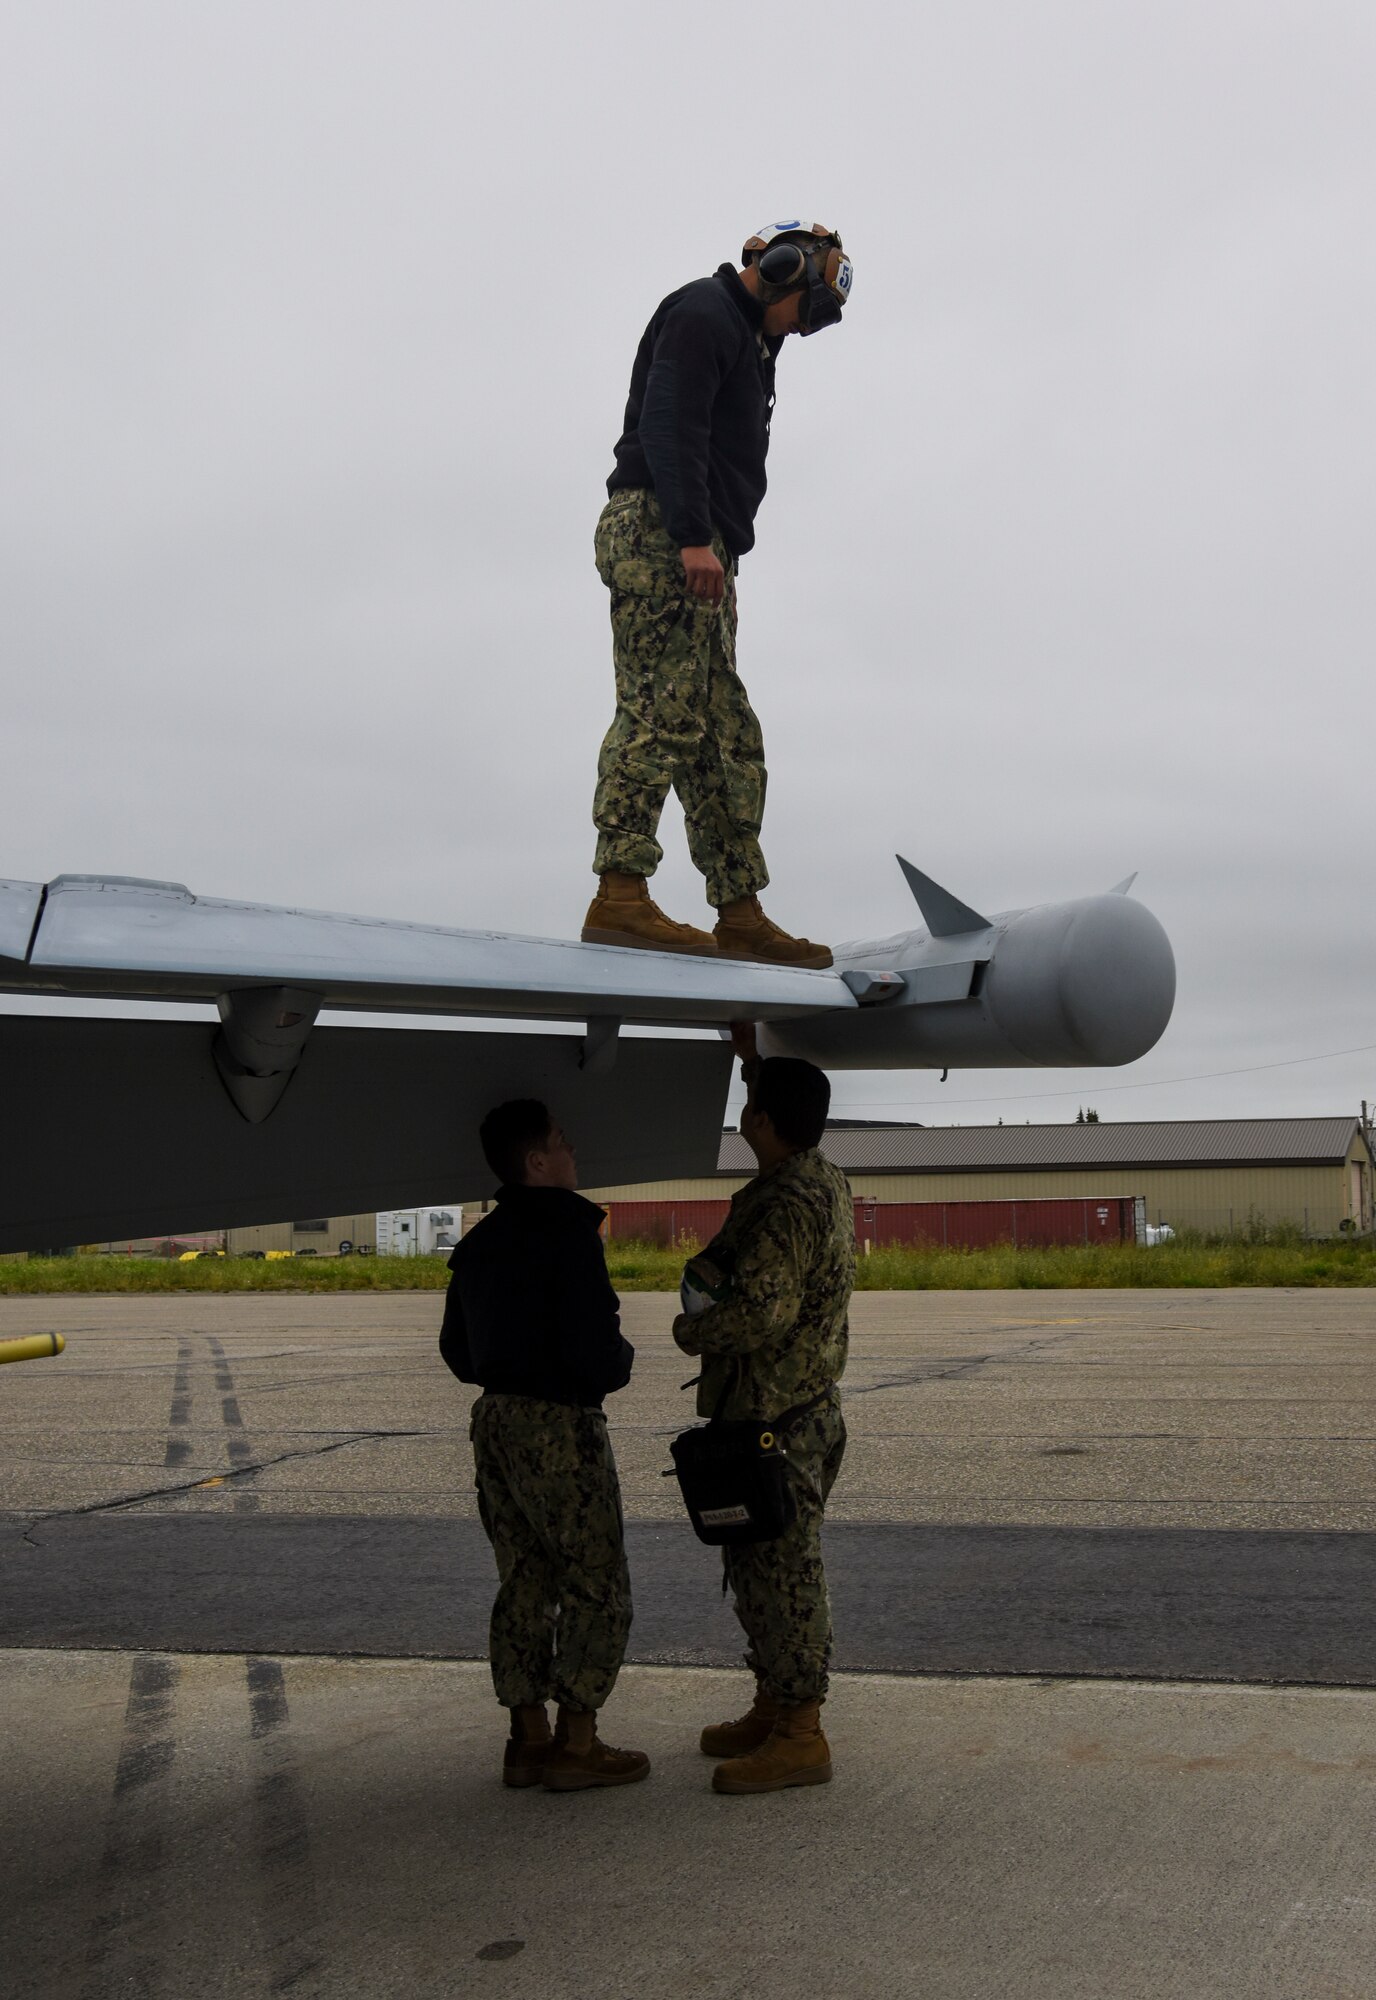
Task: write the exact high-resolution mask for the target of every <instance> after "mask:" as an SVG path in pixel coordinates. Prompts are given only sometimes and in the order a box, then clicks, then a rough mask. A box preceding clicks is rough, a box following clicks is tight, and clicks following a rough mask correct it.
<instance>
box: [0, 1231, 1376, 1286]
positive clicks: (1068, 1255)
mask: <svg viewBox="0 0 1376 2000" xmlns="http://www.w3.org/2000/svg"><path fill="white" fill-rule="evenodd" d="M695 1247H696V1246H695V1245H694V1244H693V1243H691V1242H688V1241H684V1242H683V1243H681V1244H680V1245H678V1246H677V1247H675V1248H673V1249H663V1248H659V1247H658V1246H656V1245H654V1244H649V1243H627V1242H612V1243H609V1244H608V1246H607V1264H608V1268H609V1269H610V1271H611V1275H612V1281H613V1283H614V1284H616V1285H617V1286H618V1288H619V1289H620V1290H621V1291H623V1292H672V1291H677V1289H678V1281H679V1275H680V1273H681V1272H682V1269H683V1262H684V1258H685V1257H687V1256H688V1255H690V1254H691V1252H692V1250H693V1249H694V1248H695ZM448 1280H449V1267H448V1264H447V1262H446V1260H445V1259H444V1258H443V1257H318V1258H317V1257H289V1258H282V1259H280V1260H273V1261H272V1262H268V1261H267V1260H265V1259H258V1258H249V1257H198V1258H197V1259H196V1260H195V1262H194V1263H190V1264H182V1263H178V1262H177V1261H176V1260H175V1259H173V1260H168V1259H166V1258H161V1257H45V1258H33V1259H29V1260H27V1261H26V1260H25V1259H23V1258H15V1257H0V1297H3V1296H10V1297H20V1296H23V1295H24V1294H31V1293H44V1292H434V1291H441V1290H443V1288H444V1286H445V1285H446V1284H447V1283H448ZM856 1283H857V1287H858V1289H859V1290H861V1291H866V1292H909V1291H923V1292H946V1291H949V1292H966V1291H1075V1290H1100V1289H1102V1290H1118V1289H1121V1288H1125V1287H1126V1288H1129V1289H1130V1288H1134V1287H1149V1286H1154V1287H1158V1288H1159V1287H1163V1286H1164V1287H1167V1288H1171V1289H1174V1288H1176V1287H1181V1288H1183V1287H1186V1286H1201V1285H1202V1286H1215V1287H1220V1288H1222V1287H1225V1286H1231V1285H1280V1286H1283V1285H1373V1286H1376V1244H1374V1243H1373V1242H1372V1241H1371V1240H1370V1239H1369V1238H1363V1239H1352V1238H1342V1237H1339V1238H1330V1239H1328V1240H1327V1241H1324V1242H1315V1243H1306V1242H1305V1241H1304V1240H1303V1238H1302V1237H1300V1236H1299V1234H1298V1233H1297V1232H1289V1231H1285V1230H1271V1231H1266V1232H1262V1231H1256V1230H1254V1231H1253V1232H1251V1233H1250V1234H1249V1235H1248V1236H1247V1237H1246V1238H1243V1237H1238V1238H1228V1237H1202V1236H1188V1235H1184V1234H1182V1235H1180V1236H1178V1237H1177V1238H1176V1240H1175V1241H1174V1242H1173V1243H1161V1244H1158V1245H1156V1247H1155V1248H1154V1249H1150V1250H1148V1249H1144V1248H1140V1247H1139V1246H1138V1245H1136V1244H1134V1243H1122V1244H1117V1243H1114V1244H1089V1245H1084V1244H1078V1245H1077V1244H1071V1245H1067V1246H1066V1247H1064V1248H1061V1249H1049V1250H1018V1249H1014V1247H1013V1246H1012V1245H1011V1244H1005V1245H997V1246H995V1247H994V1248H992V1249H988V1250H876V1251H874V1252H873V1253H872V1254H871V1255H870V1256H868V1257H861V1259H860V1261H859V1266H858V1269H857V1273H856Z"/></svg>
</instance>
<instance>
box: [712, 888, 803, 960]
mask: <svg viewBox="0 0 1376 2000" xmlns="http://www.w3.org/2000/svg"><path fill="white" fill-rule="evenodd" d="M713 936H714V937H715V939H716V941H717V950H718V951H719V952H720V953H721V955H722V957H723V958H751V959H754V960H755V961H756V963H757V964H760V965H806V966H815V967H818V968H824V967H826V966H828V965H830V964H831V953H830V952H829V951H828V950H827V948H826V946H825V945H824V944H814V943H813V942H812V940H811V938H795V937H790V936H789V934H788V932H787V931H783V930H780V929H779V926H778V925H777V924H776V923H772V922H771V921H770V919H769V918H768V917H767V916H766V915H765V913H764V911H763V910H762V909H761V908H760V899H759V897H758V896H742V897H740V898H739V900H738V901H736V902H734V903H723V904H722V906H721V908H720V909H719V910H718V912H717V927H716V929H715V931H714V932H713Z"/></svg>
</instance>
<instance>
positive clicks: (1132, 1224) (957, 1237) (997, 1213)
mask: <svg viewBox="0 0 1376 2000" xmlns="http://www.w3.org/2000/svg"><path fill="white" fill-rule="evenodd" d="M729 1208H730V1203H729V1202H727V1201H618V1202H613V1203H612V1204H611V1214H610V1224H609V1228H608V1234H609V1235H611V1236H613V1237H618V1238H620V1240H621V1241H622V1242H637V1243H656V1244H659V1245H661V1246H668V1245H672V1244H676V1243H682V1242H685V1241H692V1242H697V1243H707V1242H710V1240H711V1239H712V1237H714V1236H715V1235H716V1233H717V1231H718V1230H719V1229H720V1228H721V1226H722V1224H723V1222H725V1220H726V1216H727V1212H728V1210H729ZM1136 1233H1137V1221H1136V1205H1135V1202H1134V1199H1133V1197H1132V1196H1131V1195H1117V1194H1115V1195H1102V1196H1094V1195H1076V1196H1074V1197H1071V1198H1069V1199H1055V1200H1047V1201H880V1202H869V1201H865V1200H864V1198H863V1197H861V1198H859V1199H857V1201H856V1203H855V1240H856V1242H857V1243H858V1244H859V1245H860V1247H861V1249H862V1250H863V1248H864V1245H865V1243H866V1241H868V1242H871V1243H873V1245H874V1247H875V1249H876V1250H880V1249H889V1248H914V1249H916V1248H918V1247H922V1248H924V1249H928V1250H932V1249H936V1250H940V1249H949V1250H982V1249H986V1248H988V1246H989V1245H990V1244H994V1243H1013V1244H1017V1245H1018V1246H1019V1247H1020V1248H1026V1249H1029V1250H1030V1249H1037V1248H1039V1247H1041V1246H1044V1245H1049V1244H1064V1243H1131V1242H1133V1241H1134V1240H1135V1238H1136Z"/></svg>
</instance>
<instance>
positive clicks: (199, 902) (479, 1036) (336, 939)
mask: <svg viewBox="0 0 1376 2000" xmlns="http://www.w3.org/2000/svg"><path fill="white" fill-rule="evenodd" d="M866 979H867V975H862V976H861V981H860V984H861V987H862V989H863V988H864V986H865V984H866ZM0 992H11V993H21V994H26V995H30V996H84V997H88V998H103V999H112V998H113V999H122V1000H156V1001H193V1002H195V1001H199V1002H202V1003H204V1002H211V1003H213V1004H215V1005H216V1006H217V1008H218V1011H219V1014H220V1017H221V1019H220V1024H219V1025H217V1024H216V1023H214V1022H196V1021H186V1022H183V1021H132V1020H105V1019H94V1020H93V1019H78V1018H67V1017H61V1018H57V1017H47V1016H35V1015H28V1014H9V1015H5V1014H0V1071H2V1072H3V1074H4V1076H5V1078H6V1085H5V1143H4V1146H3V1147H2V1148H0V1251H3V1250H14V1249H29V1248H33V1247H36V1246H41V1245H45V1244H46V1245H62V1244H71V1243H76V1242H99V1241H102V1240H108V1239H113V1238H118V1237H122V1236H148V1235H162V1234H171V1233H176V1232H178V1231H183V1230H195V1229H212V1228H218V1227H225V1226H228V1225H231V1224H237V1223H247V1222H264V1221H275V1220H280V1219H282V1218H283V1217H287V1216H301V1215H308V1214H309V1215H341V1214H344V1215H347V1214H352V1213H356V1212H357V1211H359V1210H363V1211H367V1210H370V1209H378V1208H398V1207H410V1206H413V1205H414V1204H415V1203H417V1202H422V1201H433V1200H446V1201H450V1202H456V1201H459V1200H461V1199H463V1198H465V1197H469V1198H471V1197H473V1196H474V1195H478V1194H482V1193H484V1192H487V1191H489V1190H490V1188H491V1185H492V1177H491V1175H490V1173H489V1172H488V1169H487V1167H486V1165H485V1164H484V1162H483V1160H482V1157H481V1155H480V1153H479V1151H478V1145H477V1136H476V1135H477V1126H478V1123H479V1121H480V1119H481V1117H482V1115H483V1113H484V1112H485V1111H486V1110H488V1109H489V1108H490V1107H491V1106H492V1105H493V1104H496V1103H499V1102H501V1100H502V1099H503V1098H505V1097H515V1096H520V1097H532V1096H533V1097H543V1098H545V1099H546V1100H547V1101H548V1102H549V1103H550V1104H551V1106H552V1107H554V1109H555V1112H556V1115H557V1117H558V1119H559V1122H560V1123H561V1124H563V1125H564V1126H565V1127H566V1129H568V1130H569V1131H570V1132H571V1133H572V1134H573V1136H574V1139H575V1143H576V1144H577V1147H578V1154H579V1170H580V1174H581V1176H582V1179H583V1181H584V1184H585V1185H587V1186H599V1185H601V1186H607V1185H609V1184H618V1183H621V1182H639V1181H647V1180H663V1179H677V1178H680V1177H690V1176H693V1177H695V1176H699V1175H703V1174H710V1173H711V1172H712V1171H713V1170H714V1169H715V1167H716V1162H717V1150H718V1146H719V1143H720V1139H721V1128H722V1120H723V1116H724V1113H725V1109H726V1093H727V1087H728V1083H729V1080H730V1068H731V1057H730V1051H729V1049H728V1048H727V1047H726V1045H725V1043H724V1042H723V1041H722V1040H721V1039H720V1038H719V1037H714V1038H713V1039H712V1040H710V1041H702V1040H685V1039H682V1038H675V1039H671V1040H654V1039H648V1038H645V1037H638V1038H637V1037H631V1038H627V1037H625V1036H621V1035H620V1033H619V1030H620V1028H621V1026H622V1024H623V1023H636V1024H646V1023H650V1024H659V1025H672V1026H675V1027H689V1028H692V1027H699V1028H714V1027H715V1028H721V1027H722V1026H724V1025H725V1024H726V1023H727V1022H729V1021H732V1020H737V1019H778V1020H787V1019H793V1018H796V1017H798V1016H800V1015H811V1014H826V1013H831V1012H834V1011H835V1010H836V1009H837V1008H844V1009H850V1010H854V1009H855V1008H856V1006H857V1005H858V1002H857V999H856V996H855V994H854V993H853V992H852V991H851V989H850V988H849V987H848V986H847V985H846V983H845V980H844V978H843V977H842V976H841V975H840V974H838V973H832V972H808V971H800V970H793V969H790V968H786V967H785V968H778V967H773V966H767V965H751V964H748V963H744V962H741V961H738V960H728V959H718V960H713V959H707V958H689V957H678V956H673V955H670V954H667V953H662V952H646V951H636V950H630V949H628V950H620V949H617V948H615V947H609V946H605V945H586V944H565V943H560V942H558V941H556V940H552V939H545V938H528V937H508V936H502V935H499V934H497V933H494V932H491V931H460V930H444V929H440V928H437V927H434V926H428V925H423V924H406V923H388V922H381V921H375V920H371V919H368V918H360V917H348V916H332V915H328V914H325V913H323V912H320V911H315V910H295V909H275V908H271V907H269V906H266V905H263V904H256V903H234V902H225V901H221V900H220V899H218V898H215V897H203V896H195V895H192V893H191V892H190V890H188V889H186V888H184V887H183V886H182V885H181V884H179V883H175V882H142V881H133V880H129V879H127V878H120V877H115V876H72V875H66V876H60V877H58V879H57V880H55V881H53V882H51V883H48V884H46V885H44V884H42V883H34V882H3V883H0ZM322 1007H323V1008H338V1009H358V1010H363V1009H366V1010H368V1011H369V1012H388V1011H395V1012H399V1013H412V1014H416V1013H421V1014H424V1013H432V1014H433V1013H440V1014H450V1015H456V1014H457V1015H480V1016H481V1015H488V1016H501V1017H506V1018H509V1019H511V1020H513V1021H520V1022H522V1023H532V1022H540V1021H544V1022H558V1021H567V1022H578V1023H579V1024H581V1025H582V1026H583V1028H584V1032H583V1033H582V1034H569V1033H564V1034H549V1033H546V1034H538V1033H532V1032H528V1031H527V1032H511V1031H510V1030H509V1029H507V1030H503V1031H497V1032H493V1033H481V1032H476V1031H467V1030H463V1031H451V1032H448V1033H443V1032H435V1031H433V1030H432V1031H425V1030H414V1029H412V1030H405V1029H396V1030H393V1029H379V1028H361V1027H360V1028H347V1027H328V1026H327V1027H316V1026H314V1022H315V1016H316V1014H317V1012H318V1011H319V1010H320V1009H321V1008H322Z"/></svg>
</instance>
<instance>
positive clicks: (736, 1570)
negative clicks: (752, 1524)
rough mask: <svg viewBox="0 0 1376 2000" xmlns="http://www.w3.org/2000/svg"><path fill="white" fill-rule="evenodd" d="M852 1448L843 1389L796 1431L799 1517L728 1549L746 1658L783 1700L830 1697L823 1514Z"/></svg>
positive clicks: (793, 1450) (792, 1457) (791, 1442)
mask: <svg viewBox="0 0 1376 2000" xmlns="http://www.w3.org/2000/svg"><path fill="white" fill-rule="evenodd" d="M845 1450H846V1424H845V1419H844V1417H843V1416H842V1415H841V1402H840V1398H839V1396H836V1395H834V1394H833V1395H832V1396H831V1397H830V1398H829V1399H828V1400H827V1401H826V1402H825V1403H822V1404H821V1405H819V1407H818V1408H817V1409H815V1410H813V1411H812V1412H811V1414H810V1415H808V1416H806V1417H804V1418H803V1420H802V1421H801V1423H799V1424H798V1426H797V1427H796V1429H795V1430H793V1431H792V1432H790V1434H789V1438H788V1458H789V1464H790V1467H791V1468H792V1472H793V1484H794V1497H795V1498H796V1500H797V1503H798V1518H797V1520H796V1521H795V1522H794V1523H793V1526H792V1527H791V1528H788V1529H787V1530H786V1531H785V1532H784V1533H783V1534H782V1535H780V1536H779V1538H778V1540H777V1541H773V1542H749V1543H746V1544H745V1545H744V1546H742V1547H740V1548H728V1549H723V1550H722V1554H723V1556H724V1558H725V1561H726V1580H727V1582H728V1583H729V1584H730V1586H731V1594H732V1596H733V1597H734V1599H735V1604H736V1616H737V1618H739V1619H740V1621H741V1624H742V1625H743V1626H744V1628H745V1636H746V1639H747V1641H748V1644H747V1647H746V1654H745V1664H746V1665H747V1666H748V1667H749V1668H750V1669H751V1671H752V1672H753V1673H756V1674H758V1675H759V1676H760V1677H761V1679H762V1680H763V1681H764V1684H765V1687H766V1689H767V1691H768V1692H769V1693H770V1694H772V1695H773V1696H774V1698H775V1700H776V1701H782V1702H787V1703H790V1704H792V1703H794V1702H801V1701H822V1700H824V1699H825V1698H826V1692H827V1668H828V1666H829V1664H830V1661H831V1605H830V1602H829V1600H828V1598H827V1579H826V1573H825V1571H824V1570H823V1568H822V1515H823V1513H824V1511H825V1509H826V1503H827V1496H828V1494H829V1493H830V1492H831V1489H832V1487H833V1486H834V1485H835V1484H836V1475H837V1473H838V1472H839V1471H840V1470H841V1460H842V1458H843V1457H844V1455H845Z"/></svg>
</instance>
